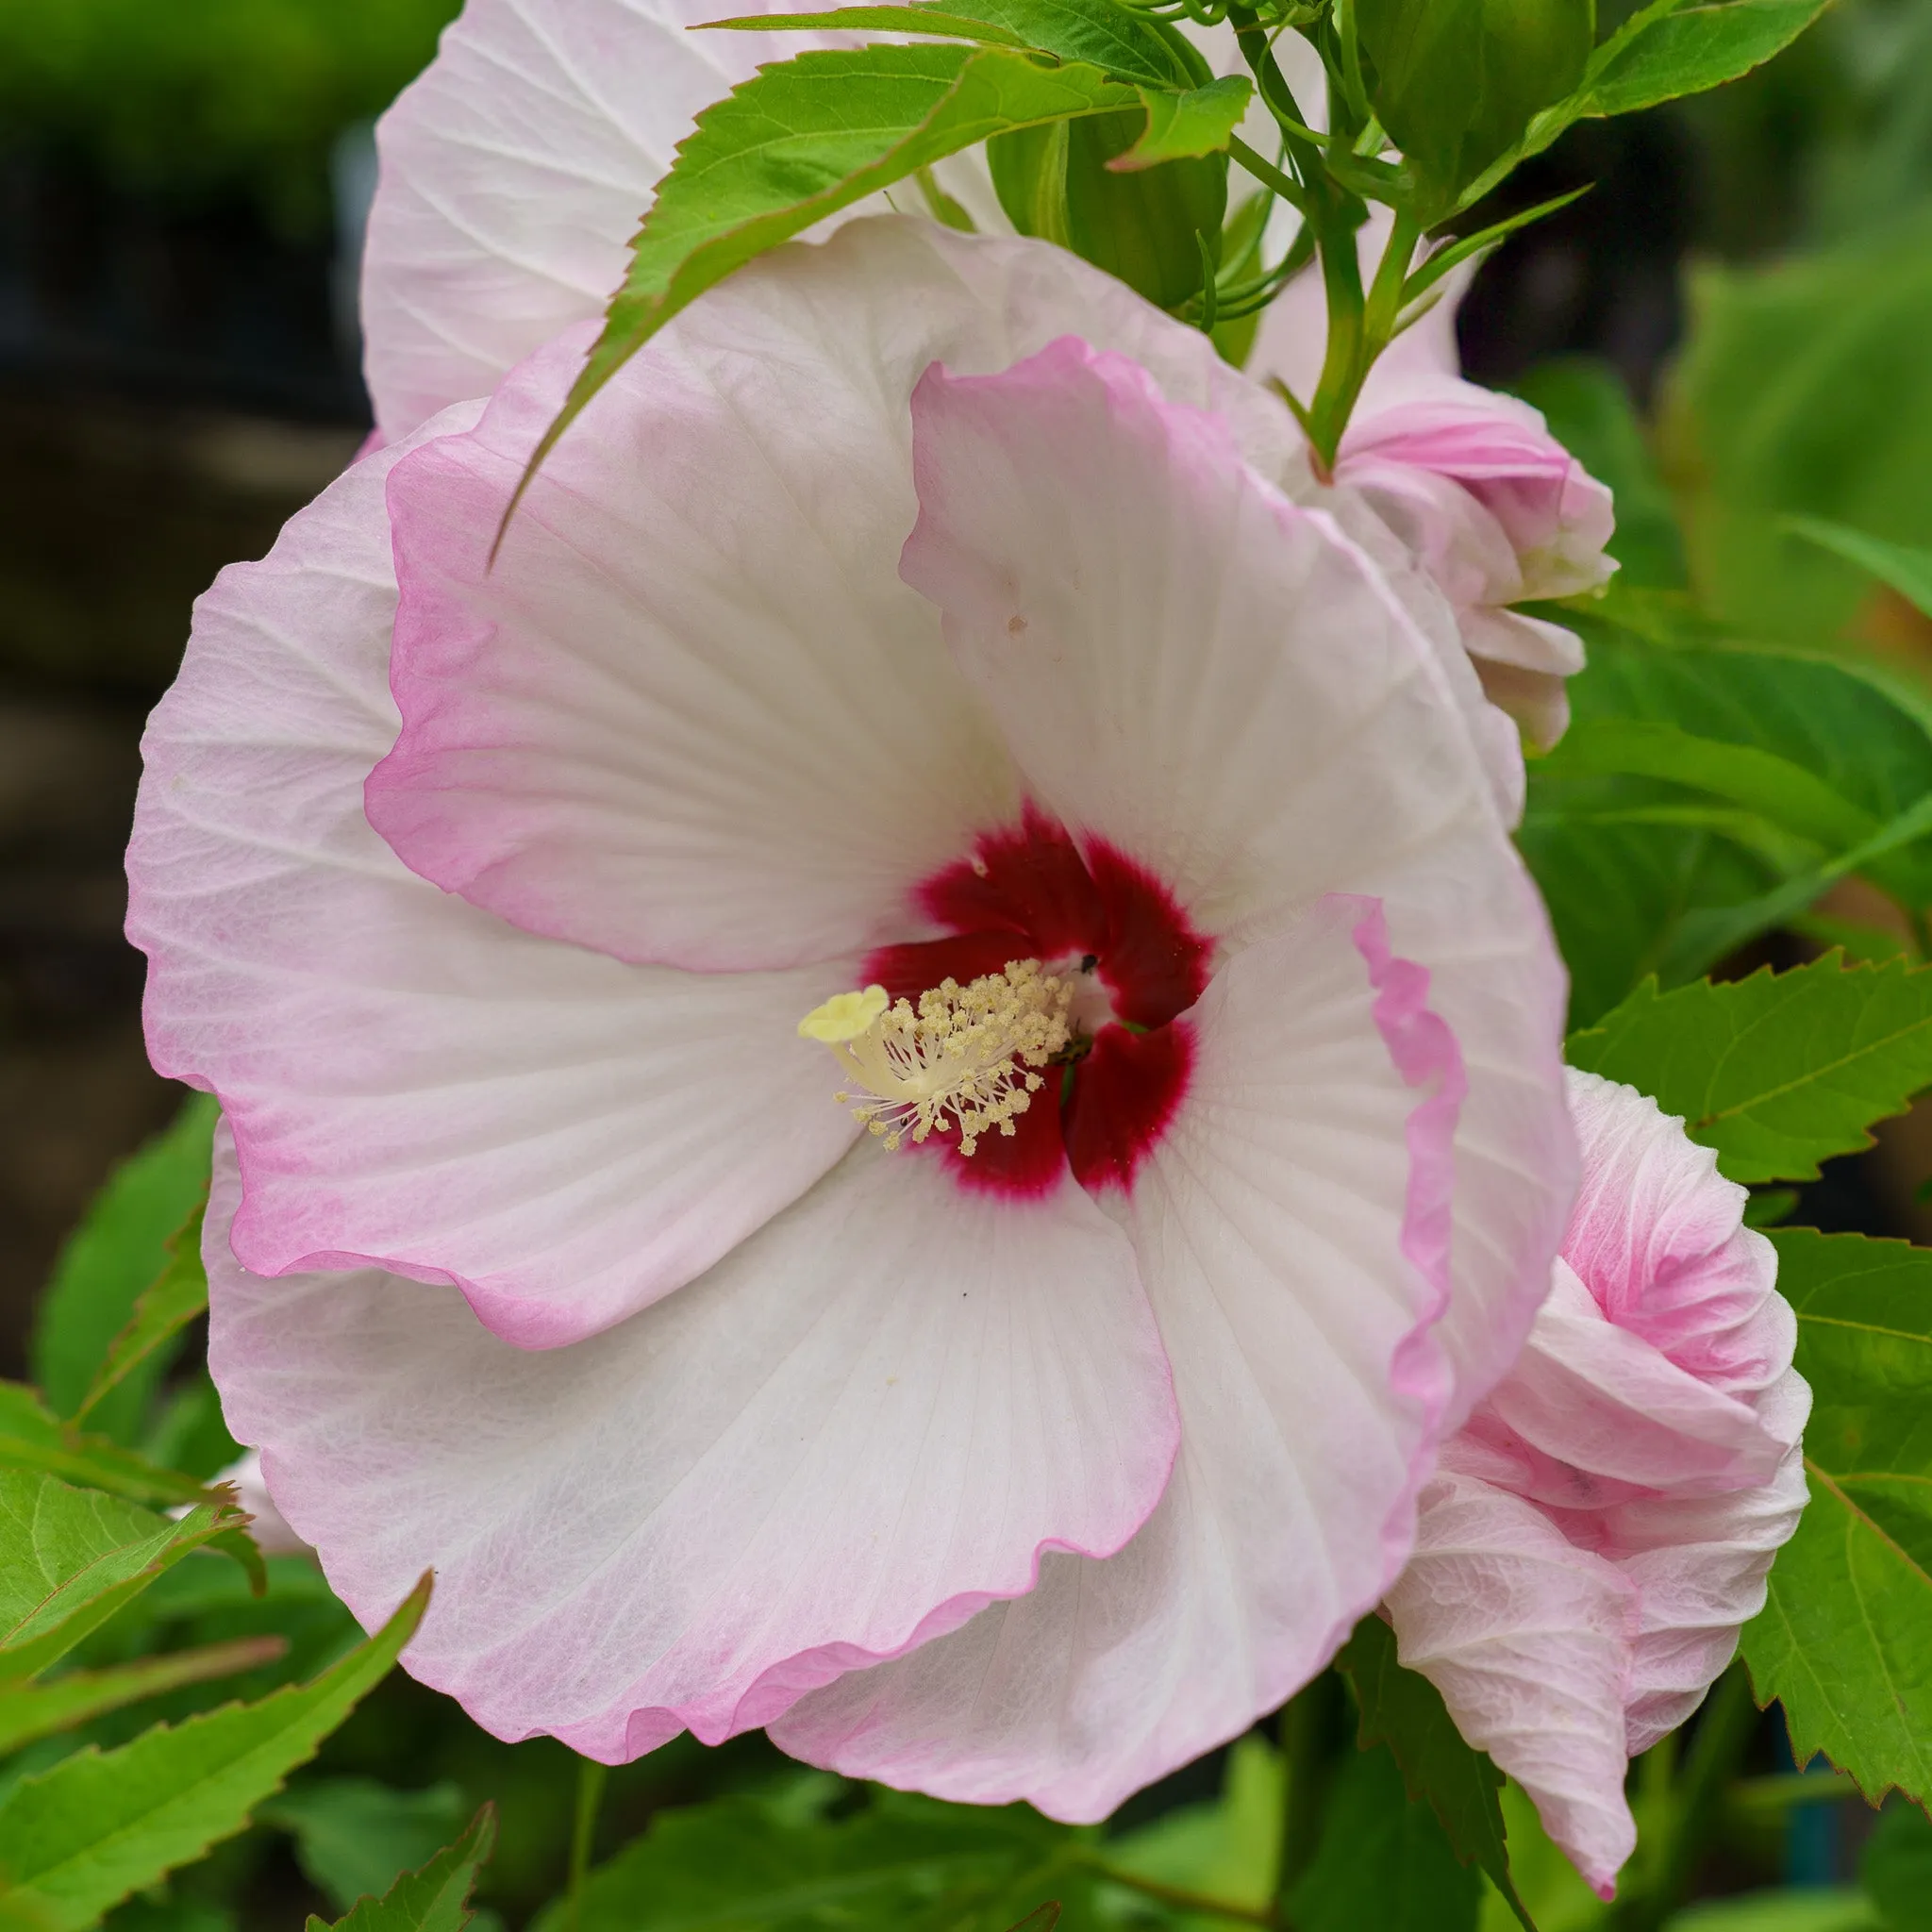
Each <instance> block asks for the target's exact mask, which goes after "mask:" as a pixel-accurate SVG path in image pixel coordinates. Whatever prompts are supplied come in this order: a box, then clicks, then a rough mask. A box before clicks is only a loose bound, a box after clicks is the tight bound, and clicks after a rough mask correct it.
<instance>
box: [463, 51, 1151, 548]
mask: <svg viewBox="0 0 1932 1932" xmlns="http://www.w3.org/2000/svg"><path fill="white" fill-rule="evenodd" d="M766 25H769V22H767V23H766ZM1140 104H1141V94H1140V92H1139V90H1138V89H1137V88H1135V87H1131V86H1127V85H1125V84H1124V83H1122V82H1120V81H1117V80H1112V79H1109V78H1108V75H1106V74H1105V73H1103V72H1102V71H1101V69H1099V68H1098V67H1094V66H1091V65H1088V64H1085V63H1077V62H1076V63H1070V64H1067V65H1063V66H1057V65H1054V64H1053V63H1052V62H1050V61H1047V60H1044V59H1042V58H1040V57H1037V56H1035V55H1032V54H1029V53H1025V52H1022V51H1019V50H1017V49H1010V48H1007V47H958V46H936V45H930V44H926V45H905V46H874V47H860V48H855V49H851V50H849V51H847V50H833V51H826V52H815V53H808V54H801V55H799V56H798V57H797V58H795V59H792V60H787V61H783V62H779V63H776V64H774V65H772V66H769V67H765V68H762V69H761V70H760V71H759V72H758V74H756V75H753V77H752V78H751V79H750V80H748V81H745V82H744V83H743V84H742V85H741V86H739V87H737V88H734V89H733V90H732V92H730V93H729V94H728V95H727V96H726V97H725V98H724V100H722V101H719V102H718V103H717V104H716V105H715V106H713V107H710V108H706V110H705V111H704V112H703V113H702V114H700V115H699V116H698V121H697V125H696V127H695V128H694V129H693V130H692V132H691V134H690V136H689V137H687V139H686V140H685V141H684V142H682V143H681V144H680V146H679V148H678V150H677V158H676V159H675V161H674V162H673V163H672V167H671V172H670V174H668V175H666V176H665V177H664V179H663V180H662V181H661V182H659V183H658V195H657V199H656V200H655V201H654V202H653V203H652V205H651V209H650V212H649V213H648V214H647V215H646V216H645V217H644V225H643V226H642V227H641V229H640V230H639V231H638V235H637V238H636V240H635V241H634V242H633V243H632V245H631V264H630V271H629V273H628V275H626V276H625V283H624V287H623V288H622V289H620V290H619V291H618V292H617V294H616V295H615V296H614V297H613V298H612V300H611V303H610V308H609V310H608V315H607V318H606V321H605V326H604V331H603V334H602V335H601V336H599V338H598V339H597V342H596V345H595V346H594V347H593V348H592V349H591V354H590V357H589V359H588V360H587V361H586V362H585V365H584V368H583V371H582V373H581V374H580V375H578V377H577V379H576V381H575V383H574V384H573V385H572V387H571V391H570V394H569V396H568V397H567V398H566V399H565V401H564V405H563V408H561V409H560V410H559V411H558V416H557V420H556V421H555V422H554V423H552V424H551V425H550V427H549V428H548V429H547V430H546V431H545V432H544V434H543V437H542V439H541V441H540V442H539V443H538V445H537V447H536V450H535V451H534V453H533V454H532V455H531V458H530V460H529V463H528V464H527V466H526V467H525V472H524V475H523V478H522V480H521V481H520V482H519V484H518V486H517V490H516V493H515V495H514V496H513V497H512V499H511V501H510V505H509V507H508V509H506V511H505V512H504V518H503V525H502V530H507V529H508V527H509V523H510V519H511V518H512V517H513V516H514V515H515V513H516V508H517V504H518V503H519V502H520V501H521V500H522V496H523V492H524V491H525V489H526V488H527V487H528V485H529V482H530V479H531V478H532V477H533V476H534V475H536V472H537V469H538V467H539V465H541V462H542V460H543V458H545V457H546V456H547V455H548V454H549V452H550V451H551V449H552V448H554V447H555V445H556V442H557V440H558V437H559V436H561V435H562V434H563V432H564V430H565V429H566V428H568V427H569V425H571V424H572V423H573V422H574V421H575V419H576V417H577V415H578V414H579V413H580V412H581V411H582V409H583V408H584V406H585V405H586V404H587V403H589V401H590V400H591V397H592V396H594V395H595V394H596V393H597V391H599V390H600V389H602V388H603V387H604V385H605V384H606V383H607V382H608V381H609V379H610V378H611V376H612V375H615V374H616V373H617V371H618V370H619V369H621V368H622V367H623V366H624V364H625V362H627V361H628V360H629V359H630V358H631V357H633V356H634V355H636V354H637V352H638V351H639V350H640V349H641V348H642V347H643V346H644V344H645V343H646V342H648V341H650V340H651V338H652V337H653V336H654V335H656V334H657V332H658V330H659V329H660V328H662V327H663V326H664V325H665V324H666V323H668V322H669V321H670V320H671V319H672V318H673V317H674V316H675V315H676V314H678V313H679V312H680V311H681V310H683V309H684V308H688V307H689V306H690V305H691V303H692V302H694V301H696V300H697V298H698V297H699V296H700V295H702V294H703V293H704V292H705V291H706V290H708V289H710V288H713V287H715V286H716V285H717V284H718V283H719V282H721V281H723V280H724V277H725V276H726V275H729V274H731V272H732V271H733V270H734V269H737V268H741V267H742V266H743V265H744V264H745V263H746V262H747V261H750V260H751V259H752V258H754V257H756V256H758V255H762V254H764V253H765V252H766V251H768V250H770V249H773V248H775V247H777V246H778V244H779V243H780V242H788V241H790V240H791V237H793V236H794V235H797V234H800V233H802V232H803V231H804V230H805V229H807V228H808V227H810V226H811V225H812V224H813V223H815V222H819V221H823V220H824V218H825V216H827V215H830V214H836V213H837V212H838V211H839V210H840V209H841V208H849V207H850V206H851V205H852V204H853V203H854V202H856V201H859V200H862V199H863V198H864V197H865V196H866V195H868V194H871V193H874V192H876V191H877V190H879V189H882V188H890V187H891V185H892V184H893V183H894V182H896V181H901V180H904V179H905V178H906V177H907V176H908V175H915V174H917V173H918V171H919V170H920V169H922V168H926V167H929V166H930V165H931V164H932V163H933V162H935V161H938V160H942V159H944V158H945V157H946V156H948V155H951V154H957V153H958V151H959V150H960V149H961V148H967V147H974V146H977V145H978V144H979V143H980V142H983V141H985V140H987V139H988V138H989V137H991V136H992V135H995V134H1001V133H1008V132H1010V131H1012V130H1014V129H1016V128H1024V127H1037V126H1041V125H1044V124H1045V123H1048V122H1053V121H1064V120H1067V119H1070V118H1074V117H1077V116H1081V115H1087V114H1101V113H1107V112H1109V111H1111V110H1113V109H1115V108H1137V107H1139V106H1140ZM502 530H499V534H498V541H499V542H500V541H501V536H502Z"/></svg>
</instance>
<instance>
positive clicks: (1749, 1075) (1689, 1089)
mask: <svg viewBox="0 0 1932 1932" xmlns="http://www.w3.org/2000/svg"><path fill="white" fill-rule="evenodd" d="M1569 1051H1570V1060H1571V1064H1572V1065H1573V1066H1577V1067H1581V1068H1583V1069H1585V1070H1586V1071H1587V1072H1590V1073H1595V1074H1603V1075H1604V1077H1605V1078H1606V1079H1610V1080H1622V1081H1624V1082H1626V1083H1627V1084H1628V1085H1630V1086H1632V1087H1635V1088H1636V1089H1638V1091H1640V1092H1643V1093H1648V1094H1651V1095H1652V1096H1654V1097H1655V1099H1656V1100H1657V1105H1658V1106H1659V1107H1661V1108H1663V1110H1664V1111H1665V1112H1666V1113H1671V1114H1681V1115H1682V1116H1683V1118H1684V1124H1685V1128H1686V1131H1687V1132H1688V1133H1689V1134H1690V1136H1691V1139H1692V1140H1693V1141H1699V1142H1701V1143H1702V1144H1703V1145H1705V1146H1707V1147H1712V1148H1715V1149H1716V1150H1717V1158H1718V1166H1719V1168H1720V1170H1721V1171H1722V1172H1723V1173H1724V1174H1728V1175H1729V1176H1730V1178H1731V1179H1732V1180H1735V1181H1744V1182H1747V1183H1748V1182H1756V1181H1795V1180H1814V1179H1816V1178H1817V1174H1818V1163H1819V1162H1820V1161H1821V1160H1828V1159H1830V1158H1832V1157H1833V1156H1834V1155H1839V1154H1851V1153H1856V1152H1857V1150H1858V1149H1859V1148H1861V1147H1869V1146H1870V1145H1871V1144H1872V1137H1871V1135H1870V1134H1869V1133H1867V1132H1866V1129H1867V1128H1868V1127H1869V1126H1871V1124H1873V1122H1874V1121H1881V1120H1885V1119H1887V1118H1889V1117H1890V1115H1892V1114H1896V1113H1903V1112H1904V1111H1905V1109H1906V1108H1907V1104H1908V1103H1909V1102H1910V1100H1911V1098H1912V1096H1913V1094H1915V1093H1917V1092H1918V1091H1920V1090H1921V1089H1922V1088H1924V1086H1926V1085H1927V1084H1928V1083H1932V968H1927V967H1909V966H1907V964H1906V963H1905V962H1904V961H1903V960H1902V959H1895V960H1890V961H1888V962H1886V963H1885V964H1883V965H1877V966H1847V965H1846V964H1845V963H1844V961H1843V959H1842V958H1841V957H1840V955H1838V954H1827V955H1826V956H1825V957H1824V958H1822V959H1818V960H1815V961H1813V962H1812V964H1810V965H1808V966H1800V967H1797V968H1796V969H1794V970H1793V971H1791V972H1790V973H1772V972H1770V971H1768V970H1767V971H1765V972H1761V973H1754V974H1752V975H1751V977H1750V978H1749V979H1738V980H1731V981H1728V982H1726V983H1724V984H1722V985H1713V984H1711V983H1710V982H1708V981H1704V982H1701V983H1700V984H1698V985H1695V986H1686V987H1680V988H1679V989H1678V990H1677V991H1675V992H1668V993H1659V992H1658V991H1657V986H1656V983H1655V982H1654V981H1653V982H1647V983H1646V984H1645V985H1643V986H1641V987H1639V988H1638V989H1637V991H1635V992H1634V993H1632V994H1631V995H1630V997H1629V998H1628V999H1627V1000H1625V1001H1624V1004H1623V1005H1622V1006H1621V1007H1619V1008H1617V1009H1616V1011H1615V1012H1613V1013H1611V1014H1609V1015H1608V1016H1607V1018H1606V1019H1605V1020H1604V1021H1603V1022H1602V1024H1599V1025H1597V1026H1593V1027H1591V1029H1590V1030H1589V1031H1588V1032H1585V1033H1579V1034H1574V1035H1572V1037H1571V1041H1570V1049H1569Z"/></svg>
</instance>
